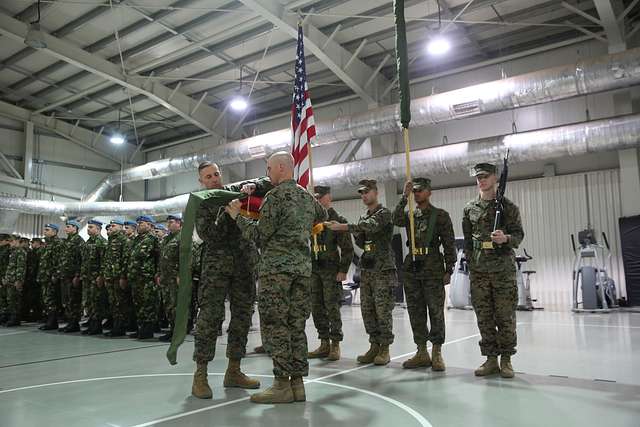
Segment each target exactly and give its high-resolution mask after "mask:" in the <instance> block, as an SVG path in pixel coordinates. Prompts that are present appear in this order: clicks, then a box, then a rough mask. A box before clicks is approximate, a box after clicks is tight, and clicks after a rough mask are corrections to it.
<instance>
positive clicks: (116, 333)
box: [104, 320, 126, 338]
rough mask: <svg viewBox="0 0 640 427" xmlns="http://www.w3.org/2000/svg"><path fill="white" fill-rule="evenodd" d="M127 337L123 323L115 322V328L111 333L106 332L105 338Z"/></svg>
mask: <svg viewBox="0 0 640 427" xmlns="http://www.w3.org/2000/svg"><path fill="white" fill-rule="evenodd" d="M125 335H126V332H125V330H124V327H123V326H122V323H121V322H119V321H117V320H115V321H114V322H113V328H111V330H110V331H109V332H105V333H104V336H105V337H112V338H113V337H123V336H125Z"/></svg>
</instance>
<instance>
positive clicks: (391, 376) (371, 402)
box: [0, 307, 640, 427]
mask: <svg viewBox="0 0 640 427" xmlns="http://www.w3.org/2000/svg"><path fill="white" fill-rule="evenodd" d="M342 315H343V321H344V330H345V337H346V339H345V342H344V343H343V352H342V353H343V359H342V360H340V361H339V362H325V361H322V360H314V361H312V362H311V372H310V375H309V378H308V379H307V387H306V388H307V399H308V401H307V402H306V403H298V404H291V405H279V406H277V405H264V406H263V405H255V404H252V403H250V402H249V401H248V396H249V394H250V392H247V391H244V390H238V389H229V390H225V389H223V388H222V375H223V374H224V370H225V367H226V359H225V358H224V351H225V343H226V338H225V337H221V339H220V340H219V343H218V356H217V357H216V360H215V361H214V362H213V363H212V364H211V365H210V368H209V372H210V383H211V385H212V387H213V388H214V399H213V400H204V401H203V400H198V399H195V398H193V397H191V396H190V387H191V376H192V372H193V369H194V364H193V362H192V361H191V351H192V349H193V343H192V340H193V337H188V340H191V342H187V343H185V344H184V345H183V346H182V348H181V350H180V353H179V359H178V365H176V366H170V365H169V364H168V362H167V361H166V359H165V357H164V354H165V351H166V348H167V345H166V344H162V343H158V342H157V341H156V342H154V341H147V342H140V341H134V340H130V339H126V338H122V339H107V338H102V337H85V336H81V335H79V334H74V335H71V336H69V335H64V334H58V333H45V332H40V331H38V330H37V329H36V326H35V325H27V326H22V327H19V328H2V329H0V427H28V426H45V425H46V426H51V427H56V426H64V427H72V426H83V427H87V426H112V427H113V426H118V427H120V426H137V427H142V426H151V425H161V426H178V425H180V426H253V425H261V426H285V427H297V426H321V427H330V426H338V425H340V426H353V427H364V426H367V427H369V426H392V427H403V426H429V425H433V426H465V427H468V426H491V427H499V426H574V425H575V426H581V427H586V426H596V425H598V426H600V425H606V426H607V427H614V426H630V427H631V426H633V427H638V426H640V314H633V313H612V314H601V315H593V314H581V315H578V314H572V313H569V312H553V311H542V312H540V311H538V312H519V313H518V340H519V347H518V350H519V352H518V355H516V357H515V358H514V360H513V361H514V367H515V369H516V371H517V372H518V375H517V376H516V378H515V379H513V380H503V379H500V378H488V379H487V378H476V377H474V376H473V369H474V368H476V367H477V366H478V365H479V364H480V363H481V362H482V358H481V356H480V353H479V349H478V345H477V341H478V331H477V328H476V325H475V316H474V314H473V312H471V311H458V310H451V311H448V312H447V344H446V345H445V347H444V350H443V352H444V356H445V361H446V363H447V366H448V369H447V372H445V373H438V374H436V373H432V372H431V371H430V370H415V371H407V370H403V369H402V368H401V363H402V361H403V360H405V359H406V358H408V357H410V356H411V355H412V354H413V352H414V351H415V346H414V344H413V341H412V338H411V329H410V326H409V320H408V315H407V313H406V310H404V309H403V308H401V307H396V309H395V311H394V332H395V334H396V342H395V344H394V345H393V346H392V357H393V361H392V363H391V364H389V365H388V366H386V367H375V366H362V365H358V364H357V363H356V362H355V358H356V355H357V354H360V353H362V352H363V351H365V349H366V348H367V338H366V336H365V334H364V327H363V325H362V318H361V316H360V309H359V307H343V309H342ZM307 333H308V336H309V346H310V347H315V346H316V345H317V344H318V340H317V339H316V333H315V330H314V328H313V323H312V322H311V320H309V322H308V323H307ZM259 343H260V335H259V334H258V332H257V331H254V330H252V332H251V334H250V336H249V348H250V349H252V348H253V347H254V346H256V345H258V344H259ZM243 369H244V370H245V372H247V373H249V374H252V375H256V376H259V377H260V379H261V381H262V383H263V388H264V387H265V386H268V385H270V384H271V381H272V377H271V361H270V359H269V358H267V357H265V356H260V355H255V354H251V355H249V356H248V357H247V359H245V360H244V361H243Z"/></svg>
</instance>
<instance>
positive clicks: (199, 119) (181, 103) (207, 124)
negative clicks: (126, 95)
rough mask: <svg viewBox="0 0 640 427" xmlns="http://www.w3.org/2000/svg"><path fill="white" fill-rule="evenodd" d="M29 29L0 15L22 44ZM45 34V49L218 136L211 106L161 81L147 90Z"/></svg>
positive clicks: (1, 25) (2, 29)
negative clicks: (173, 89) (198, 105)
mask: <svg viewBox="0 0 640 427" xmlns="http://www.w3.org/2000/svg"><path fill="white" fill-rule="evenodd" d="M28 31H29V27H28V25H26V24H24V23H22V22H20V21H18V20H16V19H14V18H12V17H10V16H7V15H4V14H0V34H2V35H5V36H6V37H8V38H10V39H12V40H15V41H17V42H19V43H23V42H24V39H25V37H26V35H27V32H28ZM43 36H44V39H45V42H46V44H47V47H46V48H45V49H42V51H43V52H45V53H47V54H49V55H51V56H53V57H55V58H58V59H60V60H63V61H65V62H67V63H69V64H71V65H74V66H76V67H78V68H81V69H83V70H85V71H87V72H90V73H91V74H94V75H96V76H97V77H100V78H103V79H105V80H110V81H112V82H113V83H116V84H118V85H120V86H122V87H125V88H128V89H131V90H133V91H135V92H138V93H140V94H143V95H145V96H146V97H148V98H149V99H150V100H152V101H154V102H156V103H157V104H159V105H162V106H163V107H165V108H166V109H168V110H169V111H171V112H172V113H174V114H177V115H179V116H180V117H182V118H183V119H185V120H187V121H189V122H190V123H192V124H193V125H195V126H197V127H199V128H200V129H202V130H204V131H205V132H207V133H209V134H211V135H217V133H216V132H215V131H214V129H213V128H212V124H213V123H214V122H215V120H216V118H217V117H218V115H219V113H218V112H217V111H216V110H214V109H213V108H211V107H209V106H208V105H200V107H199V108H197V109H195V104H196V103H197V101H195V100H194V99H192V98H190V97H188V96H187V95H184V94H183V93H181V92H175V93H174V92H173V91H172V90H171V89H170V88H168V87H166V86H164V85H162V84H159V83H155V82H152V83H151V84H150V88H149V89H146V88H145V87H144V85H140V84H138V83H136V82H134V81H133V80H132V79H131V78H130V76H127V75H124V74H123V73H122V71H121V69H120V67H119V66H118V65H116V64H113V63H111V62H109V61H107V60H105V59H103V58H100V57H97V56H95V55H92V54H90V53H88V52H86V51H84V50H82V49H80V48H78V47H76V46H74V45H72V44H71V43H68V42H66V41H63V40H60V39H58V38H56V37H53V36H51V35H49V34H46V33H44V32H43Z"/></svg>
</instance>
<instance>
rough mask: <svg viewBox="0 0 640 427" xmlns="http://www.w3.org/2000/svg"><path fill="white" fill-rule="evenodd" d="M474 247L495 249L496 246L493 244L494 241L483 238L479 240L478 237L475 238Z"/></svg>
mask: <svg viewBox="0 0 640 427" xmlns="http://www.w3.org/2000/svg"><path fill="white" fill-rule="evenodd" d="M473 249H485V250H488V249H495V246H494V245H493V242H492V241H488V242H485V241H482V240H478V239H473Z"/></svg>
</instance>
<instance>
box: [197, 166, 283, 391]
mask: <svg viewBox="0 0 640 427" xmlns="http://www.w3.org/2000/svg"><path fill="white" fill-rule="evenodd" d="M198 175H199V181H200V183H201V184H202V185H203V186H204V187H205V188H207V189H209V190H212V189H224V190H228V191H236V192H239V191H241V190H242V188H243V187H244V186H245V185H248V184H251V185H252V186H253V187H255V194H256V195H258V196H261V195H264V193H266V191H268V190H269V189H270V188H271V183H270V182H269V180H268V179H266V178H262V179H259V180H256V181H249V182H246V183H242V184H238V185H226V186H223V185H222V175H221V173H220V169H219V168H218V166H217V165H215V164H213V163H209V162H204V163H202V164H201V165H200V166H199V168H198ZM195 227H196V231H197V233H198V236H199V237H200V239H202V249H201V251H202V253H201V264H202V270H201V274H200V283H199V289H198V304H199V311H198V316H197V320H196V331H195V348H194V352H193V360H194V361H195V362H196V365H197V368H196V372H195V374H194V384H193V387H192V394H193V395H194V396H196V397H198V398H202V399H208V398H211V397H212V391H211V388H210V387H209V385H208V383H207V381H206V370H207V364H208V363H209V362H210V361H212V360H213V358H214V357H215V352H216V341H217V339H218V331H219V328H220V326H221V325H222V322H223V321H224V317H225V298H227V296H228V298H229V306H230V310H231V319H230V321H229V327H228V337H227V351H226V356H227V358H228V359H229V362H228V367H227V371H226V373H225V377H224V381H223V384H224V386H225V387H240V388H251V389H253V388H258V387H260V382H259V381H257V380H254V379H251V378H249V377H247V376H246V375H245V374H243V373H242V371H241V369H240V363H241V359H242V358H244V356H245V355H246V346H247V336H248V334H249V328H250V327H251V318H252V316H253V311H254V301H255V283H256V275H255V263H256V260H257V257H258V251H257V248H256V246H255V245H254V243H253V242H251V241H249V240H246V239H244V238H242V236H241V234H240V230H239V229H238V226H237V225H236V223H235V221H233V220H232V219H231V217H230V216H229V215H228V214H227V213H226V212H225V211H224V209H217V208H213V207H210V206H206V205H204V204H203V205H201V206H200V208H199V209H198V212H197V214H196V220H195Z"/></svg>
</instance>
